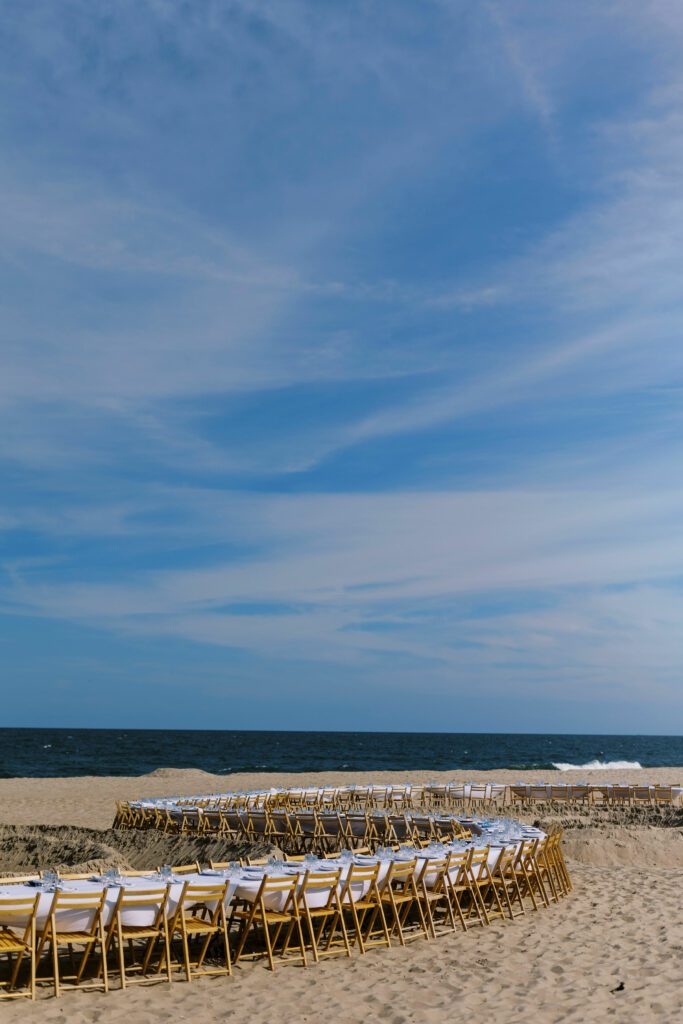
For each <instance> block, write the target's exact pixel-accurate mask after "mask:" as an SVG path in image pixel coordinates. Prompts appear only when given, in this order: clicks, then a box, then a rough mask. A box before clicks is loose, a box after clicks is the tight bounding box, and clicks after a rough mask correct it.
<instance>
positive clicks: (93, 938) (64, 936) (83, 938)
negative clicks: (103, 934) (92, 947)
mask: <svg viewBox="0 0 683 1024" xmlns="http://www.w3.org/2000/svg"><path fill="white" fill-rule="evenodd" d="M54 938H55V941H56V942H58V943H60V944H61V943H64V942H99V941H100V940H99V936H97V935H91V934H90V932H57V933H56V935H55V936H54Z"/></svg>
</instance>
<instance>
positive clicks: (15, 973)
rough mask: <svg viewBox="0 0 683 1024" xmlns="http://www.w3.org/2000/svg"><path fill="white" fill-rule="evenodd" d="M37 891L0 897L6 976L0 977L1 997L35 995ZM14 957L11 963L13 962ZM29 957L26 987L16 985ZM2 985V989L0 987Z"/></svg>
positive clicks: (0, 932) (1, 946) (0, 938)
mask: <svg viewBox="0 0 683 1024" xmlns="http://www.w3.org/2000/svg"><path fill="white" fill-rule="evenodd" d="M39 902H40V894H39V893H38V894H37V895H36V896H35V897H31V896H20V897H16V898H15V897H13V896H3V897H0V918H1V919H2V921H3V922H4V923H3V924H2V925H0V958H2V959H4V958H5V957H6V958H7V961H8V969H9V977H8V978H7V979H4V978H0V999H16V998H21V997H28V998H29V999H35V998H36V914H37V912H38V904H39ZM12 959H14V966H12ZM26 960H28V966H29V980H28V987H27V988H23V989H18V988H17V987H16V985H17V980H18V977H19V971H20V968H21V965H22V964H23V963H24V962H25V961H26ZM3 989H4V991H3Z"/></svg>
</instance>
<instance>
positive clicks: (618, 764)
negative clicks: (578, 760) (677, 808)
mask: <svg viewBox="0 0 683 1024" xmlns="http://www.w3.org/2000/svg"><path fill="white" fill-rule="evenodd" d="M642 767H643V766H642V764H641V763H640V761H588V762H587V764H567V763H566V762H564V761H558V762H557V763H555V762H553V768H557V770H558V772H597V771H610V770H612V771H620V770H622V769H623V770H624V771H627V770H631V769H635V768H642Z"/></svg>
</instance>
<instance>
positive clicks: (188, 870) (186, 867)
mask: <svg viewBox="0 0 683 1024" xmlns="http://www.w3.org/2000/svg"><path fill="white" fill-rule="evenodd" d="M171 870H172V871H173V874H174V875H198V874H200V872H201V870H202V869H201V867H200V865H199V861H198V860H195V861H192V863H190V864H174V865H173V867H172V869H171ZM157 871H161V868H160V867H159V868H157Z"/></svg>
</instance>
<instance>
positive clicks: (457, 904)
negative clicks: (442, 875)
mask: <svg viewBox="0 0 683 1024" xmlns="http://www.w3.org/2000/svg"><path fill="white" fill-rule="evenodd" d="M473 855H474V851H473V850H464V851H462V852H461V853H453V854H451V858H450V864H449V866H448V874H447V878H448V891H449V894H450V897H451V905H452V907H453V910H454V912H455V916H456V917H457V919H458V921H459V922H460V927H461V928H462V930H463V931H464V932H466V931H467V930H468V929H469V928H470V926H471V925H473V924H477V925H480V926H482V927H483V926H484V925H485V924H486V919H485V917H484V912H483V908H482V906H481V901H480V899H479V893H478V890H477V887H476V886H475V885H474V881H473V875H472V857H473Z"/></svg>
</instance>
